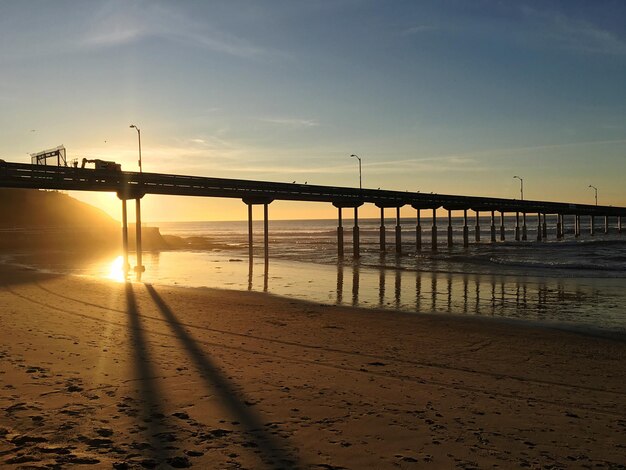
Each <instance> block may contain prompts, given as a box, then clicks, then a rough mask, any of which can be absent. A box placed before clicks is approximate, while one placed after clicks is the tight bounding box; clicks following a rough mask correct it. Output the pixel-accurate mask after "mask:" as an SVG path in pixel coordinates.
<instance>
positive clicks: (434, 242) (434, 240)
mask: <svg viewBox="0 0 626 470" xmlns="http://www.w3.org/2000/svg"><path fill="white" fill-rule="evenodd" d="M431 238H432V241H431V248H432V251H437V209H433V229H432V236H431Z"/></svg>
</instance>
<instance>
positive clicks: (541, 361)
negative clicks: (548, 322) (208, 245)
mask: <svg viewBox="0 0 626 470" xmlns="http://www.w3.org/2000/svg"><path fill="white" fill-rule="evenodd" d="M0 272H1V274H0V283H1V285H2V289H0V325H1V326H2V343H1V344H0V391H1V393H0V462H1V464H2V467H3V468H69V467H73V466H76V465H79V464H80V465H83V466H85V467H89V466H91V467H92V468H117V469H124V468H156V467H158V468H169V467H174V468H185V467H194V468H248V469H260V468H272V469H273V468H320V469H342V468H350V469H362V468H377V469H378V468H380V469H384V468H424V467H432V468H493V467H499V468H523V467H527V468H624V466H623V464H624V462H626V440H625V439H624V436H625V435H626V400H625V397H626V381H625V380H624V377H626V361H625V359H626V342H625V341H624V340H623V339H621V340H620V338H602V337H597V336H593V335H585V334H580V333H572V332H565V331H558V330H553V329H545V328H543V329H542V328H537V327H532V326H525V325H521V324H518V323H516V324H512V323H507V322H502V321H492V320H489V319H484V318H458V317H451V316H435V315H412V314H403V313H391V312H384V311H373V310H359V309H351V308H346V307H333V306H324V305H319V304H312V303H306V302H300V301H295V300H291V299H286V298H280V297H274V296H271V295H263V294H259V293H253V292H237V291H227V290H211V289H184V288H172V287H163V286H157V285H144V284H139V283H128V284H123V283H116V282H112V281H104V280H96V279H90V278H80V277H75V276H73V277H72V276H55V275H49V274H42V273H38V272H36V271H32V270H28V269H25V268H17V267H8V266H1V267H0Z"/></svg>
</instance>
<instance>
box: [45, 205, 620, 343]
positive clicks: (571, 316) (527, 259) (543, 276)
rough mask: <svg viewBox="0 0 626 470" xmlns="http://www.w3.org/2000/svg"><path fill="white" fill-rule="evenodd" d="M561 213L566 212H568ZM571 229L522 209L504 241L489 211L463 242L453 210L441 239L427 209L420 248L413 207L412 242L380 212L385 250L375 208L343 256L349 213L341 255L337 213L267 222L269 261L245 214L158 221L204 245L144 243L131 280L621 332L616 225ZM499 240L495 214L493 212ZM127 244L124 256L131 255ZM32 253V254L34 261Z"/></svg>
mask: <svg viewBox="0 0 626 470" xmlns="http://www.w3.org/2000/svg"><path fill="white" fill-rule="evenodd" d="M570 219H571V220H570ZM584 219H586V220H582V227H581V230H582V235H581V237H579V238H575V237H574V226H573V223H574V220H573V217H566V220H565V226H564V232H565V237H564V239H563V240H557V239H556V229H555V226H556V218H555V217H552V218H549V219H548V239H547V241H541V242H538V241H536V238H537V232H536V230H537V221H536V218H530V217H529V218H528V222H527V227H528V232H527V234H528V241H526V242H522V241H520V242H517V241H514V225H515V219H514V217H513V218H510V217H507V218H506V219H505V222H506V227H507V231H506V241H504V242H501V241H498V242H497V243H495V244H492V243H490V219H489V218H488V217H485V218H481V219H480V226H481V241H480V242H479V243H476V242H475V241H474V225H475V219H474V218H471V219H470V222H469V225H470V234H469V238H470V246H469V247H468V248H463V246H462V224H463V221H462V218H453V232H454V241H455V245H454V246H453V247H452V248H448V247H447V219H444V218H440V219H438V241H439V243H438V250H437V251H436V252H433V251H432V250H431V239H430V229H431V220H430V219H428V218H423V219H422V244H423V247H422V250H421V251H420V252H416V249H415V219H406V220H404V219H403V220H402V221H401V225H402V230H403V233H402V253H401V254H400V255H398V254H396V253H395V231H394V230H395V219H388V220H386V222H385V224H386V229H387V233H386V239H387V253H384V254H381V253H380V250H379V225H380V220H379V219H360V220H359V226H360V241H361V242H360V245H361V257H360V258H359V259H358V260H355V259H353V256H352V229H351V225H352V220H350V219H344V240H345V256H344V259H343V260H339V259H338V255H337V232H336V229H337V221H336V220H289V221H274V220H270V222H269V263H268V264H267V265H266V264H265V262H264V256H263V233H262V230H263V227H262V222H260V221H255V223H254V244H255V248H254V259H253V262H252V263H249V259H248V233H247V222H245V221H241V222H171V223H165V222H159V223H155V224H149V225H151V226H158V227H159V228H160V231H161V233H162V234H166V235H176V236H180V237H183V238H189V237H201V238H204V239H206V240H207V241H209V242H210V243H211V244H213V245H214V246H216V247H219V248H214V249H211V250H172V251H161V252H153V253H144V255H143V262H144V265H145V266H146V272H145V274H144V275H143V278H142V280H143V281H144V282H150V283H156V284H168V285H178V286H186V287H217V288H226V289H237V290H253V291H261V292H267V293H268V294H273V295H281V296H288V297H293V298H297V299H305V300H309V301H313V302H318V303H323V304H333V305H350V306H358V307H366V308H376V309H382V310H399V311H403V312H411V313H427V314H435V315H437V314H448V315H479V316H488V317H498V318H501V319H508V320H519V321H524V322H532V323H540V324H542V325H546V326H548V325H550V326H555V327H566V328H577V329H581V328H582V329H587V330H605V331H611V332H615V333H620V334H621V333H626V231H625V233H622V234H618V233H617V228H616V227H615V222H614V221H613V220H611V223H612V225H611V226H610V227H609V233H608V234H604V233H603V232H604V219H602V220H600V218H597V220H596V223H595V228H596V234H595V236H593V237H592V236H590V235H589V220H588V218H584ZM496 228H497V235H498V240H499V220H497V221H496ZM134 263H135V261H134V253H131V265H134ZM41 264H42V263H39V266H40V267H42V266H41ZM120 267H121V258H120V257H119V256H113V257H108V258H106V259H99V260H96V261H91V262H88V263H84V264H81V265H80V266H76V265H74V266H69V265H68V264H67V263H66V262H64V261H63V257H62V256H61V257H57V258H55V261H48V262H47V265H45V266H43V268H45V269H48V270H52V271H63V272H68V271H69V272H72V273H75V274H80V275H88V276H99V277H110V278H118V279H119V277H120Z"/></svg>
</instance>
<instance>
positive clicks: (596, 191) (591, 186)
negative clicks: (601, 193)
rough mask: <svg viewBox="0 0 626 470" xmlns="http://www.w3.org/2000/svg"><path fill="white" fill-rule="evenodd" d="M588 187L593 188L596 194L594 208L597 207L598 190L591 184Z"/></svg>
mask: <svg viewBox="0 0 626 470" xmlns="http://www.w3.org/2000/svg"><path fill="white" fill-rule="evenodd" d="M589 187H590V188H593V190H594V191H595V193H596V206H597V205H598V188H596V187H595V186H593V185H591V184H590V185H589Z"/></svg>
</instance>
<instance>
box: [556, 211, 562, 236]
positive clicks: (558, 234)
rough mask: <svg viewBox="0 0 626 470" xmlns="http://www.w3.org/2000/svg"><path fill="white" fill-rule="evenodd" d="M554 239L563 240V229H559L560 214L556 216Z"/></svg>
mask: <svg viewBox="0 0 626 470" xmlns="http://www.w3.org/2000/svg"><path fill="white" fill-rule="evenodd" d="M556 238H557V240H560V239H561V238H563V228H562V227H561V214H557V215H556Z"/></svg>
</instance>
